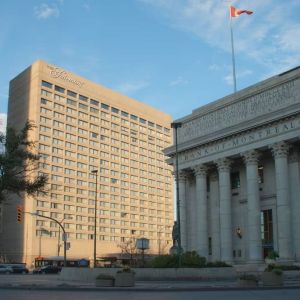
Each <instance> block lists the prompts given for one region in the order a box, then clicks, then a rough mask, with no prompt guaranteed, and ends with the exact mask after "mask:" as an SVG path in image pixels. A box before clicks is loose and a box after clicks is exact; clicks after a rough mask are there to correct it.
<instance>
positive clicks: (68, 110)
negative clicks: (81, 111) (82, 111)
mask: <svg viewBox="0 0 300 300" xmlns="http://www.w3.org/2000/svg"><path fill="white" fill-rule="evenodd" d="M67 113H69V114H75V113H76V110H75V109H73V108H70V107H67Z"/></svg>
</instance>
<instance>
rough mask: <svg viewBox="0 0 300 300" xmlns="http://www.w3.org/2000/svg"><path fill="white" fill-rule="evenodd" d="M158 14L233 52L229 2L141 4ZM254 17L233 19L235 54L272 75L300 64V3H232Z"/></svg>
mask: <svg viewBox="0 0 300 300" xmlns="http://www.w3.org/2000/svg"><path fill="white" fill-rule="evenodd" d="M140 2H142V3H143V4H144V5H149V6H152V7H154V8H155V9H156V10H157V13H158V14H161V15H162V16H163V17H164V18H165V19H167V20H168V24H169V26H170V27H173V28H175V29H176V30H181V31H187V32H192V33H193V34H194V35H196V36H197V37H199V38H200V39H201V40H202V41H204V42H205V43H207V44H209V45H210V46H212V47H215V48H219V49H221V50H223V51H226V52H230V51H231V48H230V34H229V13H228V5H229V4H228V1H221V0H201V1H199V0H181V1H173V0H156V1H153V0H140ZM232 3H233V4H234V5H235V6H236V7H238V8H240V9H249V10H252V11H254V14H253V15H251V16H248V15H241V16H240V17H238V18H233V28H234V41H235V51H236V54H237V55H244V56H245V57H248V58H250V59H252V60H254V61H255V62H256V63H258V64H260V65H261V66H263V67H265V69H266V70H268V72H270V73H273V72H274V73H278V72H279V71H281V70H284V69H285V70H286V69H288V68H291V67H294V66H295V65H298V64H299V61H300V60H299V56H300V54H299V53H300V39H299V38H298V37H299V34H300V23H299V19H297V13H296V12H297V11H299V10H300V1H299V0H290V1H289V3H288V5H287V3H286V1H282V0H264V1H261V0H251V1H245V2H244V3H243V1H232Z"/></svg>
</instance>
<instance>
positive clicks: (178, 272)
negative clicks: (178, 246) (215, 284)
mask: <svg viewBox="0 0 300 300" xmlns="http://www.w3.org/2000/svg"><path fill="white" fill-rule="evenodd" d="M118 270H121V269H119V268H95V269H89V268H63V269H62V271H61V274H60V279H61V280H72V281H83V282H91V281H93V280H95V278H96V277H97V275H99V274H107V275H112V276H115V275H116V273H117V271H118ZM132 270H134V272H135V278H136V280H153V281H156V280H157V281H158V280H201V279H202V280H230V279H236V278H237V272H236V270H235V269H234V268H232V267H227V268H180V269H178V268H161V269H160V268H134V269H132Z"/></svg>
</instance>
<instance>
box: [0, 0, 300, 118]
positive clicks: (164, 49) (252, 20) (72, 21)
mask: <svg viewBox="0 0 300 300" xmlns="http://www.w3.org/2000/svg"><path fill="white" fill-rule="evenodd" d="M230 2H231V3H232V4H233V5H235V6H236V7H237V8H240V9H249V10H253V11H254V14H253V15H251V16H248V15H241V16H240V17H239V18H235V19H234V20H233V21H234V24H233V25H234V38H235V50H236V63H237V86H238V89H242V88H244V87H247V86H249V85H251V84H254V83H256V82H259V81H260V80H262V79H265V78H267V77H270V76H272V75H275V74H277V73H280V72H282V71H284V70H287V69H290V68H293V67H295V66H298V65H300V64H299V61H300V38H299V36H300V13H299V12H300V1H299V0H288V1H282V0H248V1H247V0H239V1H238V0H237V1H226V0H224V1H223V0H51V1H50V0H42V1H38V0H26V1H24V0H10V1H2V3H1V10H0V28H1V30H0V46H1V47H0V63H1V76H0V113H6V110H7V98H8V85H9V80H10V79H12V78H13V77H14V76H16V75H17V74H18V73H19V72H21V71H22V70H23V69H25V68H26V67H27V66H29V65H30V64H32V63H33V62H34V61H35V60H37V59H43V60H46V61H48V62H49V63H52V64H55V65H58V66H61V67H63V68H65V69H67V70H69V71H72V72H74V73H77V74H78V75H81V76H83V77H86V78H87V79H90V80H92V81H95V82H97V83H100V84H102V85H104V86H107V87H109V88H111V89H114V90H117V91H119V92H121V93H123V94H126V95H128V96H130V97H133V98H135V99H137V100H139V101H142V102H145V103H147V104H149V105H152V106H154V107H156V108H158V109H160V110H162V111H164V112H166V113H169V114H171V115H172V116H173V118H179V117H182V116H185V115H187V114H189V113H191V111H192V110H193V109H195V108H197V107H199V106H201V105H203V104H206V103H209V102H211V101H213V100H216V99H218V98H220V97H223V96H226V95H228V94H230V93H232V90H233V86H232V80H231V79H232V77H231V52H230V31H229V16H228V5H229V3H230Z"/></svg>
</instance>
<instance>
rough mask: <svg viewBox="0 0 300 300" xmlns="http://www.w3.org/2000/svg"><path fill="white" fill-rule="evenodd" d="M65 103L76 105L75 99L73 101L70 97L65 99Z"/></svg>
mask: <svg viewBox="0 0 300 300" xmlns="http://www.w3.org/2000/svg"><path fill="white" fill-rule="evenodd" d="M67 104H70V105H73V106H76V101H74V100H71V99H67Z"/></svg>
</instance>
